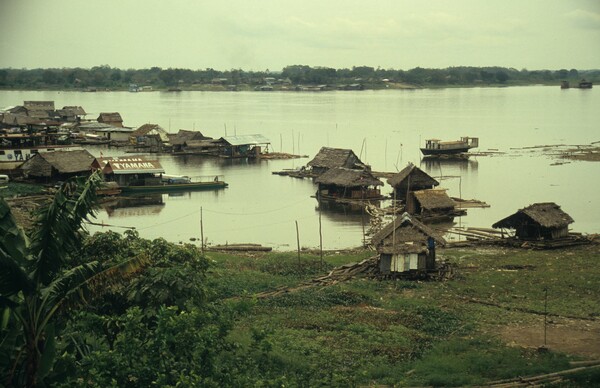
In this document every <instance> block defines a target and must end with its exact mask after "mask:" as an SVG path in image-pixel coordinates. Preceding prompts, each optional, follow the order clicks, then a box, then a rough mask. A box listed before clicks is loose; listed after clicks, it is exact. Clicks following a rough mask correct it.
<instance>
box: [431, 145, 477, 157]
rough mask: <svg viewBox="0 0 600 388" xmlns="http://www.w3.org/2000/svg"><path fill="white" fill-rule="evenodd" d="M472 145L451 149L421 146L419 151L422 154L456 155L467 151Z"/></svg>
mask: <svg viewBox="0 0 600 388" xmlns="http://www.w3.org/2000/svg"><path fill="white" fill-rule="evenodd" d="M471 148H473V147H459V148H452V149H432V148H421V153H422V154H423V155H426V156H429V155H456V154H462V153H464V152H468V151H469V150H470V149H471Z"/></svg>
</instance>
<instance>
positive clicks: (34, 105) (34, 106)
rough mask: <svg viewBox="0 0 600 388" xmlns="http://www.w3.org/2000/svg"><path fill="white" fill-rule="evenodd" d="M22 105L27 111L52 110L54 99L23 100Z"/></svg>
mask: <svg viewBox="0 0 600 388" xmlns="http://www.w3.org/2000/svg"><path fill="white" fill-rule="evenodd" d="M23 106H24V107H25V109H27V110H28V111H49V110H54V101H23Z"/></svg>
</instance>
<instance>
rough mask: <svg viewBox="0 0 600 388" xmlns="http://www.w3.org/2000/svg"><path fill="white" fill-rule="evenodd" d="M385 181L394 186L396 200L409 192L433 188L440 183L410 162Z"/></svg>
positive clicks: (403, 197) (404, 196) (403, 198)
mask: <svg viewBox="0 0 600 388" xmlns="http://www.w3.org/2000/svg"><path fill="white" fill-rule="evenodd" d="M387 183H389V184H390V186H392V187H393V188H394V198H396V199H398V200H405V199H406V197H407V195H408V193H409V192H412V191H419V190H427V189H433V188H434V187H436V186H439V184H440V183H439V182H438V181H437V180H435V179H433V178H432V177H431V176H429V175H428V174H427V173H426V172H425V171H423V170H421V169H420V168H419V167H417V166H415V165H414V164H412V163H409V164H408V165H407V166H406V167H404V168H403V169H402V171H400V172H399V173H397V174H394V175H393V176H392V177H391V178H390V179H388V180H387Z"/></svg>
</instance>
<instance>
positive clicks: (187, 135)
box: [168, 129, 214, 153]
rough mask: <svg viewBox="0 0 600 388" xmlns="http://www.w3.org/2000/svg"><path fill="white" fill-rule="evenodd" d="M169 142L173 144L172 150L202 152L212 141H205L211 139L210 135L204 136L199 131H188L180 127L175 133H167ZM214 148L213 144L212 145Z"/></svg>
mask: <svg viewBox="0 0 600 388" xmlns="http://www.w3.org/2000/svg"><path fill="white" fill-rule="evenodd" d="M168 136H169V142H170V143H171V145H172V146H173V152H183V153H185V152H190V153H194V152H195V151H198V152H199V153H202V151H204V150H205V149H206V148H207V147H208V148H211V147H210V145H212V144H213V143H212V142H207V141H208V140H213V139H212V137H206V136H204V135H203V134H202V132H200V131H188V130H185V129H180V130H179V132H177V133H176V134H169V135H168ZM212 148H214V145H213V147H212Z"/></svg>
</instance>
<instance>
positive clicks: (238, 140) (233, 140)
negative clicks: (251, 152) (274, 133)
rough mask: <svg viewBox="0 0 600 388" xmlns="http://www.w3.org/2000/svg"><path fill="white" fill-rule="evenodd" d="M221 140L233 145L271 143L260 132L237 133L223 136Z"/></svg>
mask: <svg viewBox="0 0 600 388" xmlns="http://www.w3.org/2000/svg"><path fill="white" fill-rule="evenodd" d="M221 140H223V141H225V142H227V143H229V144H231V145H233V146H239V145H246V144H250V145H258V144H271V141H270V140H269V139H267V138H266V137H264V136H263V135H260V134H253V135H239V136H223V137H222V138H221Z"/></svg>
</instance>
